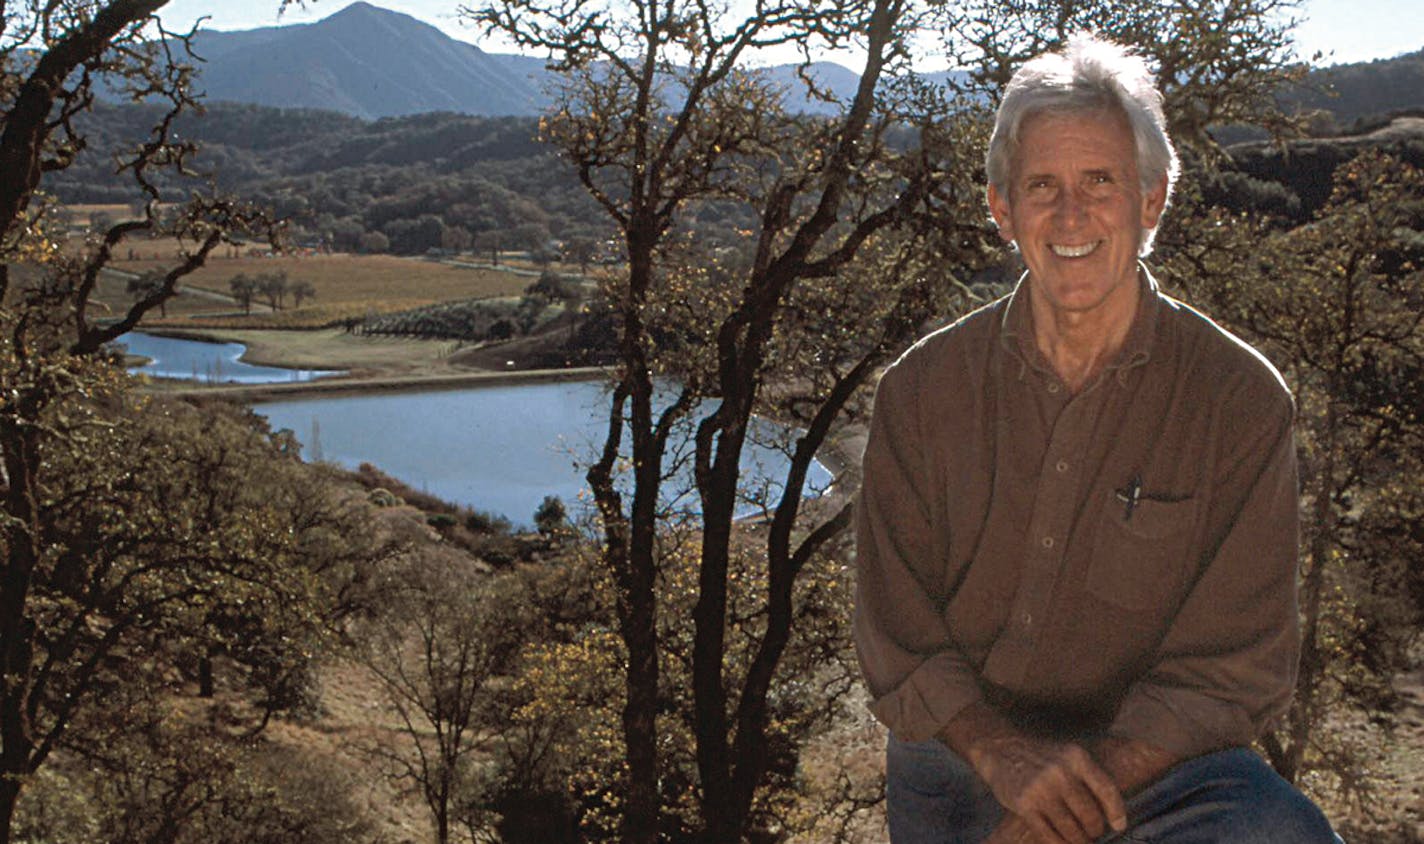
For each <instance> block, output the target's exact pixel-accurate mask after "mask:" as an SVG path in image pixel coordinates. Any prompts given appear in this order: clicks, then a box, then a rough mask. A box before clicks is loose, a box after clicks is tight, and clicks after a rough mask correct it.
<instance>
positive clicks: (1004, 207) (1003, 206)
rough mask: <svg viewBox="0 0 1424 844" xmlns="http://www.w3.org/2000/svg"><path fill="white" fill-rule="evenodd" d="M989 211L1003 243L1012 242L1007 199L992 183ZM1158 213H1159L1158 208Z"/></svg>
mask: <svg viewBox="0 0 1424 844" xmlns="http://www.w3.org/2000/svg"><path fill="white" fill-rule="evenodd" d="M989 213H990V214H991V215H993V217H994V222H995V223H996V224H997V225H998V226H999V237H1002V238H1003V239H1004V242H1005V243H1013V242H1014V225H1013V215H1012V214H1010V213H1009V199H1008V197H1006V196H1004V195H1003V194H1001V193H999V191H998V189H997V188H995V187H994V186H993V185H992V184H991V185H989ZM1158 213H1161V211H1160V210H1159V211H1158Z"/></svg>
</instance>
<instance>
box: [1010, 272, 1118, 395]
mask: <svg viewBox="0 0 1424 844" xmlns="http://www.w3.org/2000/svg"><path fill="white" fill-rule="evenodd" d="M1122 293H1123V294H1124V295H1120V296H1110V297H1109V298H1108V299H1106V300H1104V301H1103V302H1102V304H1100V305H1099V306H1098V307H1096V308H1093V309H1092V310H1089V311H1064V310H1062V309H1059V308H1055V307H1053V306H1052V305H1051V304H1049V303H1048V302H1047V301H1045V300H1044V298H1043V297H1042V296H1040V295H1038V293H1037V292H1036V291H1034V290H1033V289H1032V280H1030V290H1029V303H1030V306H1031V308H1032V312H1033V333H1034V342H1035V343H1036V345H1037V346H1038V350H1039V351H1040V352H1041V353H1042V354H1043V356H1044V357H1045V358H1046V359H1047V360H1048V363H1049V365H1050V366H1052V367H1053V371H1054V372H1056V373H1057V374H1058V377H1059V378H1061V379H1063V383H1064V384H1066V385H1067V387H1068V391H1069V392H1070V393H1077V392H1078V391H1080V390H1081V389H1083V387H1084V386H1086V385H1087V384H1088V383H1089V382H1090V381H1091V380H1092V379H1093V378H1094V377H1095V376H1097V374H1098V373H1099V372H1102V371H1103V368H1104V367H1106V366H1107V365H1108V363H1109V362H1111V361H1112V359H1113V358H1114V357H1115V356H1116V355H1117V353H1118V351H1120V350H1121V349H1122V345H1123V343H1124V342H1126V340H1127V334H1128V332H1129V331H1130V330H1131V328H1132V321H1133V319H1134V317H1136V315H1137V303H1138V300H1139V299H1140V298H1141V296H1142V292H1141V285H1140V284H1133V285H1128V286H1126V287H1124V288H1123V290H1122Z"/></svg>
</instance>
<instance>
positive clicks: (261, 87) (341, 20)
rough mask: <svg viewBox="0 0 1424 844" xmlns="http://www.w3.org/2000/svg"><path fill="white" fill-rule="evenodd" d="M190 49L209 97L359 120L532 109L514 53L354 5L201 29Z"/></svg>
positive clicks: (532, 96)
mask: <svg viewBox="0 0 1424 844" xmlns="http://www.w3.org/2000/svg"><path fill="white" fill-rule="evenodd" d="M196 50H197V52H198V54H199V55H200V56H202V57H203V58H205V59H207V61H206V63H205V64H204V66H203V68H202V70H201V74H200V82H201V85H202V87H203V88H204V90H205V91H206V92H207V96H208V99H209V100H230V101H234V102H243V103H256V104H259V105H269V106H277V107H281V108H319V109H329V110H333V111H339V112H342V113H344V114H348V115H353V116H356V117H364V118H377V117H392V116H400V115H407V114H419V113H422V112H431V111H453V112H460V113H464V114H476V115H532V114H535V113H537V111H538V110H539V107H540V105H541V101H540V96H539V90H538V87H537V83H536V82H535V81H534V80H532V79H530V78H529V76H528V75H527V72H521V70H520V63H519V62H518V61H517V59H518V58H519V57H511V58H513V59H515V60H508V59H500V58H497V57H494V56H490V55H489V54H487V53H485V52H484V51H482V50H481V49H480V48H478V47H476V46H474V45H472V44H466V43H464V42H461V41H457V40H455V39H453V38H451V37H449V36H448V35H445V34H444V33H443V32H441V31H440V30H438V29H436V28H435V27H433V26H431V25H429V24H427V23H423V22H421V21H419V20H416V19H415V18H413V17H410V16H409V15H403V14H400V13H398V12H391V11H387V10H385V9H380V8H377V7H375V6H372V5H370V4H368V3H363V2H358V3H353V4H352V5H350V6H347V7H346V8H345V9H342V10H341V11H339V12H336V13H335V14H333V15H331V16H330V17H327V18H324V19H323V20H320V21H317V22H316V23H310V24H294V25H290V26H282V27H268V28H265V29H257V30H248V31H242V32H215V31H210V32H204V33H201V34H200V35H199V37H198V39H197V41H196ZM524 68H525V69H526V71H527V69H528V65H527V64H525V65H524Z"/></svg>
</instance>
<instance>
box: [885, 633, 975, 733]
mask: <svg viewBox="0 0 1424 844" xmlns="http://www.w3.org/2000/svg"><path fill="white" fill-rule="evenodd" d="M982 698H983V694H982V692H981V691H980V689H979V681H978V680H976V679H975V678H974V676H973V674H972V673H969V672H968V671H966V670H965V668H964V662H963V659H962V658H960V657H958V656H957V655H951V654H940V655H938V656H934V657H931V658H929V659H927V660H925V661H924V662H923V663H921V664H920V666H919V667H918V668H916V669H915V670H914V671H913V672H912V673H911V674H910V676H908V677H906V678H905V680H904V682H902V683H901V684H900V685H899V686H897V687H895V688H894V689H893V690H891V691H890V692H888V693H887V694H884V695H882V696H881V697H879V698H877V699H876V700H875V701H874V702H873V703H871V704H870V711H871V713H872V714H874V715H875V717H876V718H877V719H879V721H880V722H881V723H882V724H884V725H885V726H886V727H888V728H889V729H890V732H892V733H894V734H895V737H896V738H898V739H900V740H901V741H907V742H915V741H928V740H929V739H932V738H934V737H935V736H936V735H938V734H939V732H940V730H942V729H944V726H945V725H946V724H948V723H949V722H950V721H952V720H954V716H956V715H958V714H959V713H960V712H962V711H963V710H964V709H965V708H967V707H968V706H970V705H971V704H974V703H977V702H978V701H979V700H981V699H982Z"/></svg>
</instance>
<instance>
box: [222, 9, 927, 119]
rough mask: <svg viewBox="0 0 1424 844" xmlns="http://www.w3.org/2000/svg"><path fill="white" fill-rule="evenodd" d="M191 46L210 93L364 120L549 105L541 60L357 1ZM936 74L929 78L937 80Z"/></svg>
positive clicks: (794, 93)
mask: <svg viewBox="0 0 1424 844" xmlns="http://www.w3.org/2000/svg"><path fill="white" fill-rule="evenodd" d="M195 52H196V53H197V54H198V55H199V56H200V57H202V58H203V59H204V62H203V63H202V64H201V65H200V67H199V71H198V73H199V77H198V78H199V85H200V87H201V88H202V90H203V91H205V92H206V94H207V99H208V100H209V101H230V102H239V103H252V104H256V105H266V106H275V107H278V108H299V109H300V108H316V109H326V110H331V111H339V112H342V113H344V114H348V115H352V116H355V117H361V118H365V119H367V120H373V119H378V118H382V117H400V116H404V115H409V114H419V113H424V112H434V111H447V112H456V113H460V114H472V115H483V116H533V115H536V114H538V113H540V112H541V111H543V110H544V108H545V107H546V106H547V105H548V104H549V98H548V95H547V94H545V93H544V87H545V81H546V80H547V71H546V70H545V68H544V62H543V60H542V59H537V58H533V57H530V56H520V55H508V54H497V53H486V52H485V51H483V50H481V49H480V48H479V47H476V46H474V45H473V44H466V43H464V42H463V41H458V40H456V39H454V38H451V37H450V36H448V35H446V34H445V33H443V32H441V31H440V30H439V29H436V28H435V27H433V26H431V25H430V24H427V23H424V22H422V21H419V20H417V19H415V18H413V17H411V16H409V15H405V14H402V13H400V12H392V11H390V10H387V9H382V8H379V7H377V6H373V5H371V4H369V3H366V2H357V3H353V4H351V5H350V6H347V7H346V8H344V9H342V10H341V11H339V12H336V13H335V14H333V15H331V16H330V17H327V18H324V19H322V20H320V21H317V22H316V23H308V24H290V25H287V26H280V27H266V28H263V29H250V30H242V31H234V32H221V31H204V32H201V33H199V35H198V37H197V38H196V39H195ZM809 70H810V74H811V76H812V78H814V79H815V80H816V82H817V83H818V84H819V85H821V86H822V87H823V88H825V89H826V90H828V91H830V92H831V93H832V94H834V95H835V96H836V97H837V98H839V99H841V100H842V101H846V100H849V99H850V98H851V97H852V96H853V95H854V93H855V90H856V87H857V85H858V84H859V80H860V77H859V76H858V75H857V74H856V73H855V72H854V71H852V70H848V69H847V68H845V67H842V66H841V65H838V64H835V63H832V62H816V63H815V64H813V65H811V67H810V69H809ZM762 72H763V73H765V74H766V75H767V77H768V78H770V79H771V80H772V81H773V82H775V83H777V84H778V85H780V86H781V87H782V88H783V89H784V90H785V91H786V92H787V97H788V106H790V107H791V108H794V109H798V110H802V111H806V112H810V113H826V112H829V111H830V110H831V107H830V106H828V105H827V104H826V103H823V102H820V101H817V100H812V99H810V98H809V97H806V96H804V94H803V93H802V92H803V91H804V87H803V84H802V82H801V81H800V80H799V79H798V78H797V74H796V66H795V65H778V66H773V67H768V68H765V69H764V70H763V71H762ZM945 75H946V74H937V75H935V76H934V77H932V78H934V79H937V80H938V81H943V79H942V77H943V76H945Z"/></svg>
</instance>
